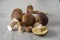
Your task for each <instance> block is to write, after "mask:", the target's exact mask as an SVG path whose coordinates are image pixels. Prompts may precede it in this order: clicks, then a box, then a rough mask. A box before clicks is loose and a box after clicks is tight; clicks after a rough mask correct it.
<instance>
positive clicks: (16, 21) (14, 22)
mask: <svg viewBox="0 0 60 40" xmlns="http://www.w3.org/2000/svg"><path fill="white" fill-rule="evenodd" d="M18 22H19V21H18V20H17V19H16V18H14V19H13V20H12V21H11V23H10V24H9V25H8V26H7V28H8V30H9V31H12V30H13V28H14V26H15V25H16V24H17V23H18Z"/></svg>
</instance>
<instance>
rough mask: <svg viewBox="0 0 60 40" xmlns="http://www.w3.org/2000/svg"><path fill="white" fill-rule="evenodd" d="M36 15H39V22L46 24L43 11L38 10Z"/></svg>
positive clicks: (46, 18) (46, 20) (46, 19)
mask: <svg viewBox="0 0 60 40" xmlns="http://www.w3.org/2000/svg"><path fill="white" fill-rule="evenodd" d="M38 17H39V23H41V24H42V25H44V26H45V25H47V23H48V17H47V16H46V15H45V14H44V13H43V12H40V13H39V14H38Z"/></svg>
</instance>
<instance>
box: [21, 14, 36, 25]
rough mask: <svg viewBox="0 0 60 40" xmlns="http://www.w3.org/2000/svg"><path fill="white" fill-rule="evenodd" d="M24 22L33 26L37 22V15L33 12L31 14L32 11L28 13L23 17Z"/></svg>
mask: <svg viewBox="0 0 60 40" xmlns="http://www.w3.org/2000/svg"><path fill="white" fill-rule="evenodd" d="M22 22H23V23H24V24H25V25H26V26H32V25H33V24H34V23H35V17H34V16H33V15H32V14H30V13H26V14H25V15H23V17H22Z"/></svg>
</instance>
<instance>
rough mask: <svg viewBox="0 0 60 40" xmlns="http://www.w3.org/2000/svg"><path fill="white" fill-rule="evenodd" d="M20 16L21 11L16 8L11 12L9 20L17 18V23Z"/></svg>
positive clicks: (20, 18)
mask: <svg viewBox="0 0 60 40" xmlns="http://www.w3.org/2000/svg"><path fill="white" fill-rule="evenodd" d="M22 16H23V14H22V10H21V9H19V8H16V9H14V10H13V12H12V15H11V19H13V18H17V19H18V20H19V21H21V20H22Z"/></svg>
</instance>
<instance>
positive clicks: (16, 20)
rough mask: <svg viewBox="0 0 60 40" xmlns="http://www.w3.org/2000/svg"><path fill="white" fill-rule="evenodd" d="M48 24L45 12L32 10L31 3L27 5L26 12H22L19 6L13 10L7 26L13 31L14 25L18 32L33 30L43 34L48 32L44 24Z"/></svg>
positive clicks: (37, 33)
mask: <svg viewBox="0 0 60 40" xmlns="http://www.w3.org/2000/svg"><path fill="white" fill-rule="evenodd" d="M47 24H48V17H47V13H44V12H40V11H36V10H35V11H34V10H33V6H32V5H28V6H27V12H26V13H23V12H22V10H21V9H20V8H16V9H14V10H13V12H12V14H11V22H10V23H9V25H8V26H7V28H8V30H9V31H13V30H14V28H15V27H17V28H18V32H24V31H25V32H33V33H34V34H36V35H40V36H42V35H45V34H47V32H48V29H47V27H46V25H47Z"/></svg>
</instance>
